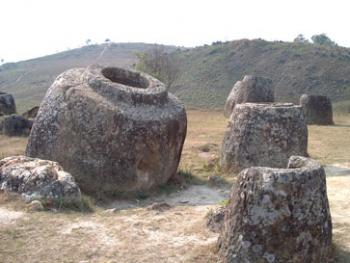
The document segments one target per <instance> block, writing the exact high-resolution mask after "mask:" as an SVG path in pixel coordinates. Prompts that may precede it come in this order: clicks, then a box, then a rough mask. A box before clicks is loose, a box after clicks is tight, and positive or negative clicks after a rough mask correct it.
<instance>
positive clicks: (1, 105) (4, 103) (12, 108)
mask: <svg viewBox="0 0 350 263" xmlns="http://www.w3.org/2000/svg"><path fill="white" fill-rule="evenodd" d="M15 113H16V104H15V100H14V98H13V96H12V95H11V94H8V93H5V92H0V116H2V115H10V114H15Z"/></svg>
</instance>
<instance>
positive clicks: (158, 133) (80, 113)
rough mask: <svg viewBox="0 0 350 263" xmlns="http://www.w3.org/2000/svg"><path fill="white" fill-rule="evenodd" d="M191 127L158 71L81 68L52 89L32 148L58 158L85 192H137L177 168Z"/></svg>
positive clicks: (32, 151)
mask: <svg viewBox="0 0 350 263" xmlns="http://www.w3.org/2000/svg"><path fill="white" fill-rule="evenodd" d="M186 128H187V119H186V112H185V108H184V106H183V104H181V103H180V102H179V101H178V99H177V98H176V97H174V96H173V95H172V94H170V93H168V92H167V91H166V89H165V87H164V84H162V83H161V82H159V81H158V80H156V79H154V78H152V77H151V76H148V75H145V74H142V73H138V72H134V71H129V70H125V69H121V68H113V67H106V68H103V67H100V66H91V67H88V68H86V69H83V68H77V69H71V70H68V71H66V72H64V73H63V74H61V75H60V76H58V77H57V79H56V80H55V82H54V83H53V85H52V86H51V87H50V89H49V90H48V91H47V94H46V96H45V98H44V100H43V102H42V104H41V106H40V110H39V112H38V115H37V117H36V120H35V123H34V125H33V128H32V131H31V134H30V137H29V142H28V145H27V149H26V154H27V155H28V156H31V157H38V158H44V159H49V160H53V161H58V162H59V163H60V164H61V165H62V166H63V167H64V169H66V170H67V171H68V172H70V173H71V174H72V175H73V176H74V177H75V178H76V180H77V182H78V183H79V186H80V188H81V189H82V190H83V191H85V192H89V193H102V192H103V193H104V194H113V195H114V194H135V193H138V192H143V191H147V190H149V189H151V188H153V187H156V186H158V185H161V184H163V183H165V182H167V181H168V180H169V178H170V177H172V176H174V175H175V174H176V172H177V167H178V164H179V161H180V156H181V151H182V146H183V143H184V140H185V136H186Z"/></svg>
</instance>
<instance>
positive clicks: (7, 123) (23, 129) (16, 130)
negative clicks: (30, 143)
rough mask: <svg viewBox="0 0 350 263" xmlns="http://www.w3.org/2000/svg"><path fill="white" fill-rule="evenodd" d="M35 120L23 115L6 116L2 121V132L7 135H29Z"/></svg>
mask: <svg viewBox="0 0 350 263" xmlns="http://www.w3.org/2000/svg"><path fill="white" fill-rule="evenodd" d="M32 125H33V122H32V121H31V120H27V119H26V118H24V117H23V116H21V115H15V114H12V115H10V116H6V117H5V118H4V119H3V120H2V122H1V129H2V133H3V134H5V135H7V136H28V135H29V133H30V129H31V128H32Z"/></svg>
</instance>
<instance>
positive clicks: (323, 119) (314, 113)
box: [300, 94, 334, 125]
mask: <svg viewBox="0 0 350 263" xmlns="http://www.w3.org/2000/svg"><path fill="white" fill-rule="evenodd" d="M300 105H301V106H302V107H303V109H304V112H305V117H306V121H307V123H308V124H317V125H333V124H334V122H333V110H332V102H331V99H330V98H328V97H327V96H318V95H307V94H303V95H302V96H301V97H300Z"/></svg>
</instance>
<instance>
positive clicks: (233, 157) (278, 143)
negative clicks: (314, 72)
mask: <svg viewBox="0 0 350 263" xmlns="http://www.w3.org/2000/svg"><path fill="white" fill-rule="evenodd" d="M292 155H301V156H306V155H307V125H306V121H305V117H304V113H303V110H302V107H301V106H297V105H293V104H291V103H264V104H263V103H261V104H257V103H244V104H238V105H236V107H235V108H234V110H233V112H232V114H231V117H230V119H229V124H228V127H227V130H226V134H225V137H224V140H223V143H222V147H221V158H220V164H221V167H222V168H223V170H226V171H233V172H239V171H241V170H242V169H244V168H248V167H251V166H269V167H279V168H281V167H286V165H287V163H288V158H289V157H290V156H292Z"/></svg>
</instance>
